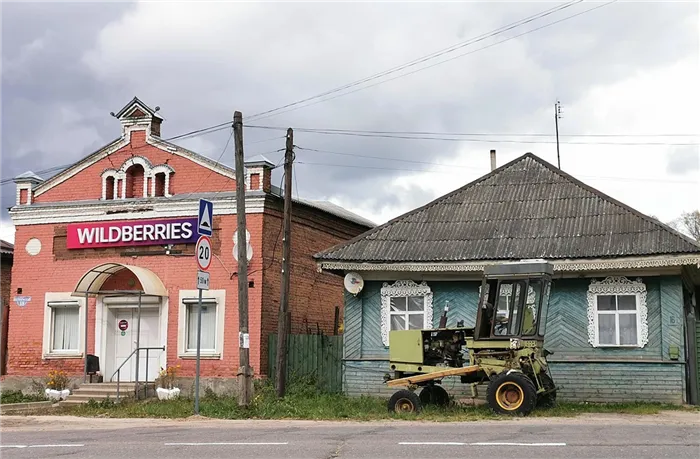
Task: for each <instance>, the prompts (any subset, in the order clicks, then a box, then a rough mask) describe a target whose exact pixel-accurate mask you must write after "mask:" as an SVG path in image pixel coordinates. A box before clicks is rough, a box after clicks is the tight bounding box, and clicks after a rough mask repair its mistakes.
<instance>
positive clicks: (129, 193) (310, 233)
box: [3, 98, 372, 383]
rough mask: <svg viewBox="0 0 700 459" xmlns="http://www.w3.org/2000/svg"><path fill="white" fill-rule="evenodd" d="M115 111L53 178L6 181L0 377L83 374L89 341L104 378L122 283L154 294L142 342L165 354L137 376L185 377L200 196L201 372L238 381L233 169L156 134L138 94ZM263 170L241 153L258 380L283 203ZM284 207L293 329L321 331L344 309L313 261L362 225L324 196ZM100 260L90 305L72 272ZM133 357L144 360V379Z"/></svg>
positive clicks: (121, 320)
mask: <svg viewBox="0 0 700 459" xmlns="http://www.w3.org/2000/svg"><path fill="white" fill-rule="evenodd" d="M116 118H117V119H118V120H119V121H120V123H121V135H120V136H119V138H118V139H117V140H115V141H113V142H111V143H110V144H108V145H106V146H104V147H103V148H100V149H99V150H98V151H96V152H94V153H92V154H90V155H88V156H87V157H85V158H83V159H82V160H81V161H79V162H77V163H76V164H74V165H72V166H71V167H69V168H68V169H66V170H64V171H63V172H61V173H59V174H57V175H55V176H53V177H51V178H48V179H43V178H41V177H37V176H36V175H34V174H32V173H30V172H28V173H25V174H22V175H20V176H19V177H17V178H16V179H15V182H16V184H17V202H16V205H15V206H14V207H12V209H11V210H10V215H11V217H12V219H13V222H14V224H15V227H16V235H15V247H16V249H15V254H14V265H13V268H12V285H11V296H12V298H15V297H20V298H24V301H22V303H23V304H14V303H13V304H12V307H11V308H10V311H11V312H10V316H9V330H8V349H9V352H8V359H7V375H6V376H4V377H3V379H4V380H5V381H6V382H8V381H12V380H15V382H16V383H19V382H21V381H28V380H29V378H31V377H42V376H45V375H46V374H47V373H48V371H49V370H50V369H56V368H62V369H65V370H67V371H68V372H69V373H71V374H72V375H73V376H76V377H80V376H82V373H83V366H84V358H85V356H84V349H85V344H86V343H87V351H88V354H93V355H96V356H97V357H98V358H99V363H100V372H101V373H102V375H103V376H104V378H105V379H106V380H107V379H109V378H110V377H111V375H112V373H113V372H114V370H115V369H116V368H117V367H118V366H119V365H120V364H121V363H122V362H123V361H124V360H125V359H126V357H128V355H129V354H130V353H131V352H132V351H133V349H134V348H135V344H134V342H135V340H136V321H137V312H136V311H137V308H136V306H137V297H135V296H134V295H131V294H127V293H124V292H125V291H129V292H137V291H142V292H145V293H146V294H149V293H151V294H153V295H152V296H148V295H145V296H142V300H141V303H142V309H141V333H140V346H141V347H145V346H151V347H160V346H164V347H165V351H155V352H151V353H150V355H149V370H148V373H149V374H148V379H149V380H153V379H154V378H155V377H156V376H157V372H158V369H159V368H160V367H165V366H166V365H176V364H177V365H180V366H181V369H180V374H181V375H182V376H184V377H188V376H193V375H194V369H195V360H194V356H195V350H194V347H193V346H194V343H196V336H195V335H196V334H195V330H196V328H195V327H194V324H195V323H196V322H195V321H194V320H193V319H194V318H195V317H196V314H195V312H196V304H193V302H194V301H195V300H196V297H197V290H196V285H195V280H196V273H197V265H196V260H195V257H194V241H195V240H196V237H197V234H196V228H195V226H196V225H194V224H193V220H192V219H196V218H197V210H198V201H199V199H200V198H205V199H208V200H210V201H213V203H214V222H213V227H214V231H213V236H212V250H213V253H214V259H213V261H212V264H211V267H210V269H209V271H210V273H211V281H210V290H209V291H205V292H204V298H205V304H206V310H205V311H204V312H203V321H202V324H203V326H202V358H203V360H202V365H201V369H202V376H203V377H205V378H235V375H236V372H237V369H238V361H239V360H238V358H239V356H238V303H237V285H238V279H237V262H236V260H235V259H234V257H233V251H234V233H235V231H236V202H235V188H236V186H235V174H234V171H233V170H232V169H230V168H228V167H226V166H224V165H221V164H218V163H217V162H214V161H213V160H210V159H208V158H206V157H204V156H201V155H198V154H196V153H193V152H191V151H188V150H186V149H184V148H181V147H179V146H177V145H174V144H172V143H170V142H167V141H164V140H162V139H161V138H160V130H161V123H162V118H160V116H159V115H158V114H157V113H155V112H154V111H153V110H151V109H150V108H149V107H148V106H146V105H145V104H144V103H143V102H141V101H140V100H138V99H137V98H134V99H133V100H132V101H131V102H130V103H129V104H127V105H126V106H125V107H124V108H123V109H122V110H121V111H120V112H119V113H117V114H116ZM273 167H274V165H273V164H272V163H271V162H270V161H268V160H266V159H265V158H263V157H257V158H253V159H251V160H248V161H246V182H247V183H246V219H247V225H248V232H249V234H250V245H249V247H248V250H249V251H251V250H252V259H251V260H250V262H249V267H248V280H249V329H250V359H251V365H252V366H253V367H254V371H255V374H256V375H266V374H267V352H268V350H267V337H268V335H269V334H271V333H276V330H277V310H278V307H279V294H280V270H281V258H282V256H281V254H282V237H281V226H282V203H283V200H282V198H281V196H280V195H281V193H280V190H279V189H278V188H276V187H273V186H272V184H271V173H272V169H273ZM293 215H294V216H293V224H292V241H291V242H292V288H291V303H290V309H291V313H292V330H291V331H292V332H294V333H303V332H306V331H307V330H313V331H314V332H315V331H317V330H321V331H322V332H324V333H326V334H331V333H333V332H334V327H335V325H336V324H335V317H336V311H335V309H336V307H339V308H341V310H340V311H339V312H340V314H339V317H342V306H343V286H342V279H341V278H339V277H337V276H333V275H330V274H322V273H319V272H318V271H317V269H316V265H315V262H314V260H313V259H312V255H313V254H314V253H316V252H319V251H321V250H323V249H325V248H327V247H330V246H332V245H335V244H337V243H339V242H342V241H345V240H348V239H351V238H352V237H355V236H357V235H359V234H360V233H362V232H364V231H366V230H367V229H368V228H370V227H371V226H372V223H371V222H369V221H367V220H364V219H362V218H361V217H359V216H356V215H354V214H351V213H349V212H347V211H346V210H344V209H341V208H339V207H337V206H334V205H332V204H330V203H327V202H316V201H305V200H300V199H295V201H294V204H293ZM92 227H97V229H96V230H95V231H93V230H92V229H91V228H92ZM117 228H119V229H117ZM124 228H126V229H124ZM100 241H102V242H101V243H100ZM110 266H112V267H113V270H116V272H115V273H114V274H113V275H110V276H104V277H105V279H104V282H103V283H102V280H103V279H98V280H97V282H95V283H93V288H99V293H97V294H95V295H91V296H90V297H89V298H88V299H87V302H86V299H85V296H84V295H82V294H80V293H79V292H78V293H76V291H82V290H84V287H85V285H87V284H86V282H83V284H82V286H79V284H80V281H81V279H88V278H90V277H91V276H92V275H93V274H91V273H94V272H96V271H99V270H105V267H110ZM95 286H97V287H95ZM86 303H87V304H86ZM131 360H132V361H134V360H135V359H133V358H132V359H131ZM144 363H145V356H144V357H142V359H141V363H140V365H141V369H140V370H139V373H140V375H141V377H140V378H141V380H143V379H144V369H143V368H144V367H145V365H144ZM122 372H123V373H122V376H121V379H122V380H123V381H124V380H134V378H135V367H134V364H133V362H132V363H130V364H127V365H126V366H125V367H124V369H123V370H122Z"/></svg>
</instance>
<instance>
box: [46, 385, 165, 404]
mask: <svg viewBox="0 0 700 459" xmlns="http://www.w3.org/2000/svg"><path fill="white" fill-rule="evenodd" d="M145 384H146V383H140V384H139V390H140V391H141V393H142V394H143V389H144V386H145ZM135 389H136V384H135V383H133V382H123V383H120V384H119V399H120V400H123V399H127V398H134V391H135ZM148 395H149V397H152V396H154V395H155V389H154V387H153V383H148ZM107 399H109V400H112V401H114V402H116V401H117V383H115V382H106V383H86V384H81V385H80V387H78V388H77V389H75V390H74V391H73V393H71V394H70V395H69V396H68V398H67V399H66V400H63V401H61V402H59V406H75V405H82V404H84V403H88V402H89V401H90V400H94V401H96V402H100V401H102V400H107Z"/></svg>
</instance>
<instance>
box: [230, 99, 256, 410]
mask: <svg viewBox="0 0 700 459" xmlns="http://www.w3.org/2000/svg"><path fill="white" fill-rule="evenodd" d="M233 138H234V145H235V157H236V163H235V164H236V216H237V217H238V241H237V243H238V356H239V361H240V368H239V369H238V375H237V376H238V384H239V386H238V389H239V390H238V405H240V406H248V405H250V401H251V399H252V398H253V369H252V368H251V367H250V335H249V334H248V258H247V253H246V245H247V242H246V224H245V170H244V169H245V166H244V165H243V162H244V160H243V115H242V114H241V112H238V111H237V112H235V113H234V114H233Z"/></svg>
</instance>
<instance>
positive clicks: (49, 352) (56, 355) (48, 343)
mask: <svg viewBox="0 0 700 459" xmlns="http://www.w3.org/2000/svg"><path fill="white" fill-rule="evenodd" d="M71 293H73V292H47V293H46V295H45V297H44V338H43V345H42V347H43V349H42V354H43V358H44V359H82V358H83V353H84V351H85V298H84V297H76V296H71ZM56 303H65V304H74V305H75V307H77V308H78V349H77V350H67V351H64V350H54V349H53V318H54V315H53V310H54V306H51V305H52V304H56Z"/></svg>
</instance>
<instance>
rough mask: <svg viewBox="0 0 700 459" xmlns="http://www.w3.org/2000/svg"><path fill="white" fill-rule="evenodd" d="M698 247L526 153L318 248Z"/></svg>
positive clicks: (541, 254)
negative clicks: (352, 235)
mask: <svg viewBox="0 0 700 459" xmlns="http://www.w3.org/2000/svg"><path fill="white" fill-rule="evenodd" d="M680 253H700V244H697V243H695V242H694V241H693V240H692V239H690V238H688V237H686V236H684V235H682V234H680V233H679V232H677V231H675V230H673V229H671V228H670V227H668V226H667V225H664V224H663V223H661V222H659V221H657V220H655V219H653V218H651V217H648V216H646V215H644V214H642V213H641V212H638V211H636V210H634V209H632V208H631V207H629V206H627V205H625V204H622V203H621V202H619V201H617V200H615V199H613V198H611V197H609V196H607V195H605V194H603V193H601V192H600V191H598V190H596V189H594V188H592V187H590V186H588V185H586V184H584V183H583V182H581V181H579V180H577V179H575V178H574V177H572V176H570V175H569V174H566V173H565V172H562V171H560V170H559V169H557V168H556V167H554V166H552V165H551V164H549V163H547V162H546V161H544V160H542V159H540V158H538V157H537V156H535V155H533V154H532V153H527V154H525V155H523V156H521V157H519V158H517V159H516V160H514V161H511V162H510V163H508V164H505V165H503V166H501V167H500V168H498V169H495V170H494V171H492V172H491V173H489V174H487V175H485V176H483V177H481V178H480V179H478V180H476V181H474V182H472V183H469V184H467V185H465V186H464V187H462V188H459V189H457V190H455V191H453V192H452V193H449V194H447V195H445V196H443V197H440V198H438V199H436V200H435V201H433V202H430V203H428V204H426V205H425V206H423V207H420V208H418V209H415V210H413V211H411V212H408V213H407V214H404V215H402V216H400V217H398V218H395V219H394V220H391V221H389V222H388V223H385V224H384V225H380V226H378V227H376V228H374V229H372V230H369V231H367V232H365V233H364V234H362V235H360V236H358V237H356V238H354V239H352V240H350V241H348V242H346V243H343V244H340V245H338V246H335V247H333V248H330V249H328V250H326V251H324V252H321V253H319V254H317V255H316V258H318V259H321V260H328V261H355V262H370V263H371V262H378V263H391V262H428V261H429V262H436V261H437V262H442V261H444V262H463V261H476V260H506V259H526V258H546V259H563V258H605V257H619V256H642V255H660V254H680Z"/></svg>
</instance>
